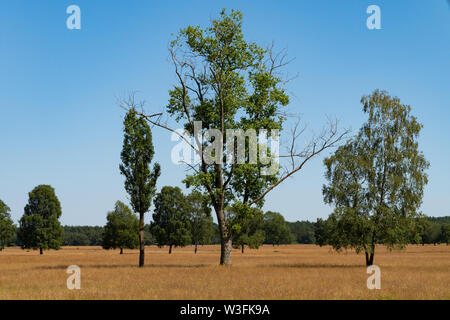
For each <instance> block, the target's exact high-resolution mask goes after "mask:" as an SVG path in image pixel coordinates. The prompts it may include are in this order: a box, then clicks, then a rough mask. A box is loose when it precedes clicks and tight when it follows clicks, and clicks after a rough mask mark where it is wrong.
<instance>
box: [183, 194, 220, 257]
mask: <svg viewBox="0 0 450 320" xmlns="http://www.w3.org/2000/svg"><path fill="white" fill-rule="evenodd" d="M186 201H187V205H188V212H189V223H190V227H191V240H192V244H193V245H194V252H195V253H197V250H198V245H199V244H201V245H203V244H208V243H210V242H211V237H212V234H213V219H212V216H211V208H210V207H209V206H208V199H207V198H206V197H205V196H204V195H203V194H202V193H201V192H199V191H195V190H194V191H193V192H191V193H190V194H189V195H188V196H187V197H186Z"/></svg>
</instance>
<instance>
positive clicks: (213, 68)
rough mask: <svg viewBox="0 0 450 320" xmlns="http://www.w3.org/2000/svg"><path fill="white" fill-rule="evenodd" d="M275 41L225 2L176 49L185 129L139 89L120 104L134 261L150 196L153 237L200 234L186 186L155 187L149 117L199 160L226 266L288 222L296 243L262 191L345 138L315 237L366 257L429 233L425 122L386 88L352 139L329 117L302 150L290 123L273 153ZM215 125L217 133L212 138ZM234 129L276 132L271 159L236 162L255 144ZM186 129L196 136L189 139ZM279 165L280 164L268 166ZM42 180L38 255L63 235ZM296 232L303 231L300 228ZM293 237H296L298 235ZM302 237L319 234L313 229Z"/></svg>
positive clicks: (176, 99) (36, 223) (365, 101)
mask: <svg viewBox="0 0 450 320" xmlns="http://www.w3.org/2000/svg"><path fill="white" fill-rule="evenodd" d="M272 49H273V46H269V47H268V48H267V49H265V48H263V47H261V46H259V45H258V44H256V43H252V42H247V41H246V40H245V38H244V35H243V32H242V14H241V13H240V12H239V11H234V10H232V11H231V13H230V14H227V13H226V11H225V10H223V11H222V12H221V13H220V17H219V18H218V19H214V20H212V21H211V25H210V26H208V27H206V28H204V29H202V28H200V27H199V26H188V27H187V28H184V29H182V30H180V32H179V33H178V35H177V36H176V37H175V38H174V39H173V41H172V42H171V43H170V46H169V53H170V57H171V61H172V63H173V67H174V72H175V75H176V79H177V83H176V84H175V85H174V86H173V87H172V89H171V90H170V91H169V101H168V104H167V108H166V115H168V116H169V117H172V118H173V119H174V120H176V121H177V122H178V123H179V125H181V126H183V128H184V129H185V134H181V133H179V132H178V131H177V130H174V129H173V128H170V127H169V126H168V124H169V122H168V121H166V120H167V118H166V117H163V116H164V114H163V113H153V114H147V113H144V110H143V103H140V102H136V101H135V100H134V96H133V95H131V96H130V97H129V98H128V99H126V100H124V101H123V103H122V105H121V106H122V107H123V108H124V109H126V110H127V114H126V117H125V121H124V140H123V149H122V152H121V160H122V164H121V165H120V172H121V173H122V174H123V175H124V176H125V190H126V191H127V193H128V194H129V197H130V204H131V207H132V210H133V211H134V212H135V213H138V214H139V222H138V227H137V228H138V234H139V248H140V255H139V266H143V265H144V245H145V224H144V215H145V214H146V213H147V212H148V211H149V208H150V205H151V201H152V200H153V199H154V198H155V213H154V217H153V220H154V224H153V225H152V226H151V229H152V233H153V234H154V236H155V239H156V241H157V243H165V244H169V246H174V245H175V246H176V245H177V244H176V243H186V242H189V241H192V240H193V239H192V238H194V237H195V236H193V235H192V227H189V226H190V224H191V223H192V219H190V218H189V215H186V214H185V212H187V211H190V210H194V209H193V207H192V204H191V203H189V201H184V200H183V201H182V199H185V197H184V196H182V193H181V191H179V190H177V189H176V188H172V187H164V188H163V189H162V191H161V193H160V194H158V195H156V182H157V179H158V177H159V176H160V173H161V170H160V166H159V164H158V163H155V164H154V165H153V167H152V168H151V166H150V164H151V162H152V159H153V156H154V148H153V143H152V134H151V130H150V126H149V125H153V126H156V127H160V128H163V129H165V130H168V131H170V132H171V133H172V134H178V136H179V137H180V138H181V139H185V142H186V143H187V144H188V145H189V147H190V148H191V149H192V151H193V152H194V154H195V155H196V158H198V160H199V161H197V162H196V163H195V164H193V165H192V164H189V163H186V165H187V166H188V167H189V172H188V174H187V176H186V177H185V179H184V180H183V183H185V185H186V187H187V188H191V189H193V190H196V191H197V192H199V193H198V194H197V196H198V197H199V199H200V198H201V199H202V200H203V199H204V200H205V202H206V204H203V203H201V204H200V202H199V203H197V205H199V206H200V207H202V206H204V205H205V206H206V207H208V208H211V209H213V210H214V212H215V214H216V218H217V222H218V228H219V237H220V246H221V253H220V264H222V265H231V252H232V250H231V249H232V248H233V247H241V248H242V249H243V248H244V247H245V246H246V245H247V246H249V247H257V246H258V244H259V243H261V241H263V239H265V238H268V237H269V233H271V232H272V231H273V230H283V234H284V235H283V236H281V235H278V236H276V237H274V238H273V239H271V242H272V243H281V242H282V241H288V240H290V239H287V238H285V237H289V236H288V235H289V234H292V233H290V232H286V231H289V227H286V224H282V225H281V224H277V223H276V221H278V220H280V217H279V216H277V215H276V214H269V215H268V214H267V213H266V215H264V214H263V212H262V207H263V205H264V199H265V197H266V195H267V194H268V193H270V192H271V191H273V190H274V189H275V188H277V187H278V186H279V185H280V184H282V183H283V182H285V181H287V179H288V178H289V177H291V176H292V175H293V174H295V173H296V172H298V171H300V170H301V169H302V168H304V167H305V164H306V163H307V162H308V161H310V160H311V159H313V158H315V157H316V156H318V155H319V154H321V153H322V152H323V151H325V150H327V149H329V148H333V147H337V146H338V145H340V146H339V148H337V150H336V151H335V152H334V153H333V154H332V155H331V156H330V157H328V158H326V159H325V162H324V164H325V167H326V173H325V177H326V179H327V184H326V185H325V186H324V187H323V195H324V202H325V203H326V204H329V205H330V206H332V208H333V212H332V214H331V215H330V217H329V218H328V219H327V220H326V222H323V221H319V223H318V224H316V229H315V230H316V231H317V230H319V231H318V232H315V235H314V238H315V240H314V241H316V242H319V243H329V244H330V245H332V246H333V248H334V249H336V250H338V251H339V250H342V249H347V248H351V249H355V250H356V251H357V252H363V253H364V254H365V256H366V264H367V265H371V264H373V261H374V254H375V248H376V246H377V245H378V244H384V245H386V246H387V247H388V248H390V249H394V248H399V249H401V248H403V247H404V246H405V245H406V244H407V243H410V242H415V243H417V242H421V241H423V237H424V235H425V234H426V231H427V230H428V229H429V228H430V227H429V226H427V223H426V222H425V221H426V218H425V216H424V215H423V214H422V213H421V212H420V207H421V204H422V198H423V190H424V186H425V185H426V184H427V182H428V176H427V174H426V170H427V169H428V167H429V163H428V162H427V161H426V159H425V157H424V155H423V153H422V152H421V151H420V150H419V146H418V137H419V133H420V131H421V129H422V124H421V123H420V122H419V121H418V120H417V118H416V117H414V116H413V115H412V114H411V107H410V106H409V105H405V104H402V103H400V99H399V98H397V97H391V96H390V95H389V94H388V93H387V92H385V91H380V90H375V91H374V92H373V93H372V94H371V95H367V96H364V97H363V98H362V99H361V103H362V105H363V112H364V114H365V116H366V117H367V120H366V122H365V123H364V124H363V126H362V127H361V128H360V130H359V131H358V132H357V134H355V135H354V136H352V137H349V135H348V134H349V131H347V130H344V131H343V132H341V133H339V130H338V128H337V123H336V122H330V125H329V127H328V128H326V129H324V131H323V133H322V134H320V135H318V136H316V137H314V138H313V139H312V140H311V141H310V142H309V143H307V145H306V146H305V148H303V149H300V150H297V148H296V146H297V142H298V139H299V136H300V134H301V133H302V132H303V131H302V130H298V126H297V125H295V126H294V127H293V130H292V137H291V139H289V140H290V142H291V145H290V146H287V148H286V149H287V150H288V152H287V153H286V154H280V155H278V156H277V155H275V154H272V142H274V140H277V139H278V137H277V136H276V135H277V132H279V131H282V130H283V127H284V126H285V122H286V120H287V114H286V112H285V111H284V110H283V109H284V107H285V106H287V105H288V104H289V96H288V94H287V90H286V88H285V84H286V83H287V81H286V79H283V73H282V72H281V70H283V67H285V66H286V65H287V64H288V63H287V61H286V55H285V54H284V53H283V52H282V53H278V54H277V53H274V52H273V50H272ZM208 129H215V130H216V131H218V132H220V135H218V136H217V137H216V136H213V137H210V136H209V135H208V133H207V131H206V130H208ZM228 129H231V130H241V131H244V132H245V131H246V130H249V129H252V130H255V131H256V132H261V131H263V132H266V133H267V132H269V131H270V132H271V134H272V142H271V148H270V150H269V148H268V143H267V141H265V142H264V141H260V144H259V145H258V148H259V150H260V153H261V152H262V153H263V154H265V155H266V157H261V156H260V157H257V159H256V163H250V162H249V161H245V162H244V163H242V162H240V161H238V160H237V157H236V155H237V154H238V153H239V150H237V149H242V150H243V151H244V152H245V157H246V159H247V160H248V158H249V157H250V152H249V151H250V149H251V146H250V144H247V143H246V142H245V140H244V143H243V144H242V148H237V147H236V146H235V145H233V146H232V147H230V145H228V143H227V140H228V139H227V138H228V137H227V136H226V132H227V130H228ZM186 133H187V134H189V135H190V137H193V138H194V143H192V141H190V140H189V139H186V138H185V136H186ZM264 138H266V137H264ZM234 139H235V137H234V136H233V141H234ZM344 139H347V140H346V141H345V143H343V142H344ZM262 140H265V139H262ZM341 143H343V144H341ZM202 150H204V152H203V151H202ZM242 150H241V151H242ZM267 155H269V156H267ZM267 158H270V159H269V160H270V161H266V160H267ZM275 158H276V159H275ZM211 159H212V160H213V161H211ZM225 159H226V160H227V161H224V160H225ZM228 159H231V161H228ZM253 162H254V161H253ZM278 163H279V164H281V165H283V164H284V165H283V166H282V167H280V166H278ZM273 164H275V167H276V170H271V169H273V168H272V165H273ZM268 172H269V173H270V174H268V175H267V174H263V173H268ZM37 188H38V189H37V190H36V191H33V192H32V193H30V200H29V203H28V205H27V207H26V208H25V214H24V216H23V217H22V219H21V221H20V225H19V232H18V235H19V238H20V240H21V241H22V242H23V243H24V246H28V247H33V248H40V249H41V252H42V249H47V248H54V247H57V246H58V244H59V243H60V239H61V234H62V232H61V230H62V228H61V227H60V226H59V222H58V219H57V218H58V217H59V216H60V214H61V208H60V206H59V202H57V201H55V200H54V198H55V197H54V196H51V195H50V194H51V193H52V192H53V189H51V187H49V186H39V187H37ZM41 193H46V194H47V195H48V197H47V198H46V200H45V201H43V202H41V201H40V200H38V199H40V197H41ZM53 194H54V193H53ZM52 199H53V200H52ZM56 200H57V199H56ZM180 201H181V202H180ZM124 210H125V209H124ZM194 211H195V210H194ZM268 217H271V218H270V219H269V218H268ZM120 219H122V218H120ZM267 219H269V220H270V222H274V225H271V223H269V222H268V221H267ZM290 228H291V230H292V229H294V230H300V229H305V226H303V225H293V226H291V227H290ZM189 230H190V232H189ZM269 230H270V232H269ZM446 230H447V229H446V227H444V229H442V231H441V234H445V235H446V234H447V231H446ZM296 234H297V239H298V235H299V234H300V233H296ZM307 237H308V238H309V239H310V240H311V239H312V233H311V229H309V236H307ZM189 239H190V240H189ZM193 241H194V242H195V241H196V240H195V239H194V240H193ZM199 241H200V240H199Z"/></svg>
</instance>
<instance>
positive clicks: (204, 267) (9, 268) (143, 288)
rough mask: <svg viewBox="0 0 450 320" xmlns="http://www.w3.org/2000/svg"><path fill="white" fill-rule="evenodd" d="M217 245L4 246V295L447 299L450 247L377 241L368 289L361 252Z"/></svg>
mask: <svg viewBox="0 0 450 320" xmlns="http://www.w3.org/2000/svg"><path fill="white" fill-rule="evenodd" d="M219 250H220V248H219V246H201V247H199V252H198V253H197V254H196V255H195V254H194V252H193V248H192V247H186V248H175V250H174V252H173V253H172V254H171V255H169V254H168V252H167V248H157V247H154V246H152V247H147V248H146V266H145V267H144V268H138V267H137V262H138V251H137V250H125V253H124V254H123V255H119V251H118V250H114V251H106V250H103V249H101V248H100V247H64V248H62V249H61V250H59V251H45V252H44V255H42V256H40V255H39V252H37V251H29V252H27V251H24V250H21V249H20V248H6V249H5V250H4V251H1V252H0V299H450V246H446V245H438V246H433V245H426V246H409V247H408V248H407V249H406V250H404V251H393V252H388V251H387V250H386V249H385V248H382V247H378V249H377V253H376V255H375V264H376V265H378V266H379V267H380V268H381V290H369V289H367V286H366V281H367V278H368V277H369V276H370V275H368V274H367V273H366V267H365V265H364V262H365V260H364V256H363V255H356V254H355V253H354V252H347V253H339V254H338V253H335V252H332V251H331V250H330V248H328V247H323V248H320V247H318V246H315V245H288V246H285V245H282V246H279V247H272V246H267V245H265V246H263V247H261V248H260V249H259V250H246V252H245V253H244V254H241V253H240V251H239V250H235V251H234V252H233V256H232V262H233V266H232V267H221V266H219V265H218V259H219ZM69 265H78V266H80V268H81V290H68V289H67V286H66V281H67V277H68V276H69V275H68V274H66V268H67V266H69Z"/></svg>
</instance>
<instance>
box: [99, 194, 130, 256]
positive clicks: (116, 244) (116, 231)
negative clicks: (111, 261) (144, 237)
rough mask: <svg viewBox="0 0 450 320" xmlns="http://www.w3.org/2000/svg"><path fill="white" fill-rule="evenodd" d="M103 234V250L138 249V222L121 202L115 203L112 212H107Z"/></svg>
mask: <svg viewBox="0 0 450 320" xmlns="http://www.w3.org/2000/svg"><path fill="white" fill-rule="evenodd" d="M106 219H107V221H108V222H107V223H106V225H105V229H104V233H103V243H102V245H103V248H104V249H116V248H119V249H120V254H123V249H124V248H127V249H136V248H137V247H139V220H138V218H137V217H136V216H135V215H134V214H133V212H132V211H131V209H130V208H129V207H128V206H127V205H126V204H124V203H123V202H120V201H117V202H116V205H115V208H114V210H113V211H111V212H108V215H107V217H106Z"/></svg>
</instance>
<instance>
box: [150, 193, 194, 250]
mask: <svg viewBox="0 0 450 320" xmlns="http://www.w3.org/2000/svg"><path fill="white" fill-rule="evenodd" d="M188 209H189V207H188V205H187V203H186V199H185V196H184V194H183V193H182V192H181V189H180V188H178V187H170V186H165V187H163V188H162V189H161V192H160V193H158V194H157V195H156V197H155V210H154V213H153V223H152V234H153V235H154V236H155V238H156V241H157V243H158V246H160V247H162V246H164V245H167V246H169V254H171V253H172V247H174V246H175V247H184V246H186V245H188V244H189V243H190V242H191V237H190V230H189V213H188Z"/></svg>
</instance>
